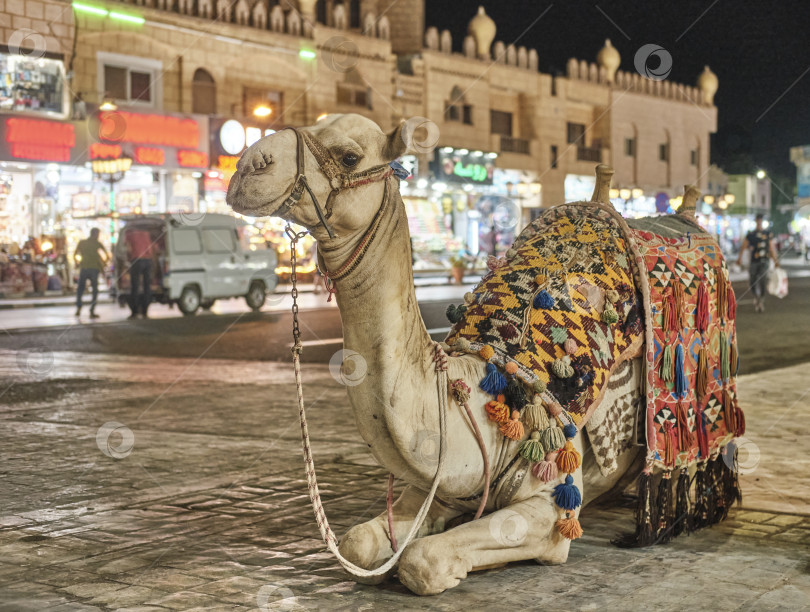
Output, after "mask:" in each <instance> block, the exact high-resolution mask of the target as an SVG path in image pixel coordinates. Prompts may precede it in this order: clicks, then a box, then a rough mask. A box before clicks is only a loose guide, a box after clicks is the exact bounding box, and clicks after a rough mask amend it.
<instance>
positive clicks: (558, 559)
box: [534, 529, 571, 565]
mask: <svg viewBox="0 0 810 612" xmlns="http://www.w3.org/2000/svg"><path fill="white" fill-rule="evenodd" d="M539 548H540V550H539V551H538V555H537V556H536V557H535V558H534V560H535V561H537V562H538V563H540V564H542V565H562V564H563V563H565V562H566V561H568V552H569V551H570V550H571V540H569V539H568V538H564V537H563V536H562V535H561V534H560V533H558V532H557V530H556V529H555V530H553V531H552V532H551V534H549V536H548V538H547V539H546V541H545V542H544V543H543V546H540V547H539Z"/></svg>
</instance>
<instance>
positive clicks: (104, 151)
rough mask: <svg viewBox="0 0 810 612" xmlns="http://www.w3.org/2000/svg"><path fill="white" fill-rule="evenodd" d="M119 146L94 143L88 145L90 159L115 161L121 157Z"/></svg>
mask: <svg viewBox="0 0 810 612" xmlns="http://www.w3.org/2000/svg"><path fill="white" fill-rule="evenodd" d="M122 154H123V153H122V151H121V146H120V145H110V144H104V143H103V142H94V143H92V144H91V145H90V159H115V158H118V157H121V156H122Z"/></svg>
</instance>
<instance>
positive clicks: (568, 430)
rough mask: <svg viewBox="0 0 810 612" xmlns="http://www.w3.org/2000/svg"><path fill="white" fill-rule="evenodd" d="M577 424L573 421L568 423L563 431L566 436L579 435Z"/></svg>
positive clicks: (573, 436)
mask: <svg viewBox="0 0 810 612" xmlns="http://www.w3.org/2000/svg"><path fill="white" fill-rule="evenodd" d="M577 431H578V429H577V426H576V425H574V424H573V423H568V425H566V426H565V427H563V433H564V434H565V437H566V438H575V437H576V435H577Z"/></svg>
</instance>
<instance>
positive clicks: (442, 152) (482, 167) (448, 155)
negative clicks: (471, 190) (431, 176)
mask: <svg viewBox="0 0 810 612" xmlns="http://www.w3.org/2000/svg"><path fill="white" fill-rule="evenodd" d="M432 166H433V170H434V173H435V175H436V178H437V179H438V180H442V181H447V182H454V183H476V184H479V185H491V184H492V175H493V173H494V171H495V162H494V160H493V159H492V157H491V156H490V155H489V154H487V153H483V152H481V151H474V152H472V153H471V152H470V151H468V150H467V149H449V148H448V147H445V148H443V149H437V150H436V157H435V161H434V162H433V164H432Z"/></svg>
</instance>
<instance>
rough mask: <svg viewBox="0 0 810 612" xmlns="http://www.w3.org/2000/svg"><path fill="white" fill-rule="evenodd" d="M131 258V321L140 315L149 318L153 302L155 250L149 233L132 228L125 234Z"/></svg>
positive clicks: (128, 254)
mask: <svg viewBox="0 0 810 612" xmlns="http://www.w3.org/2000/svg"><path fill="white" fill-rule="evenodd" d="M124 240H125V243H126V246H127V256H128V258H129V309H130V310H131V311H132V314H130V315H129V318H130V319H135V318H136V317H138V316H139V315H140V316H141V317H143V318H144V319H146V318H147V315H146V311H147V309H148V308H149V303H150V302H151V301H152V263H153V260H154V255H155V248H154V245H153V243H152V237H151V236H150V235H149V232H148V231H146V230H141V229H134V228H130V229H128V230H127V231H126V233H125V234H124Z"/></svg>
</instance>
